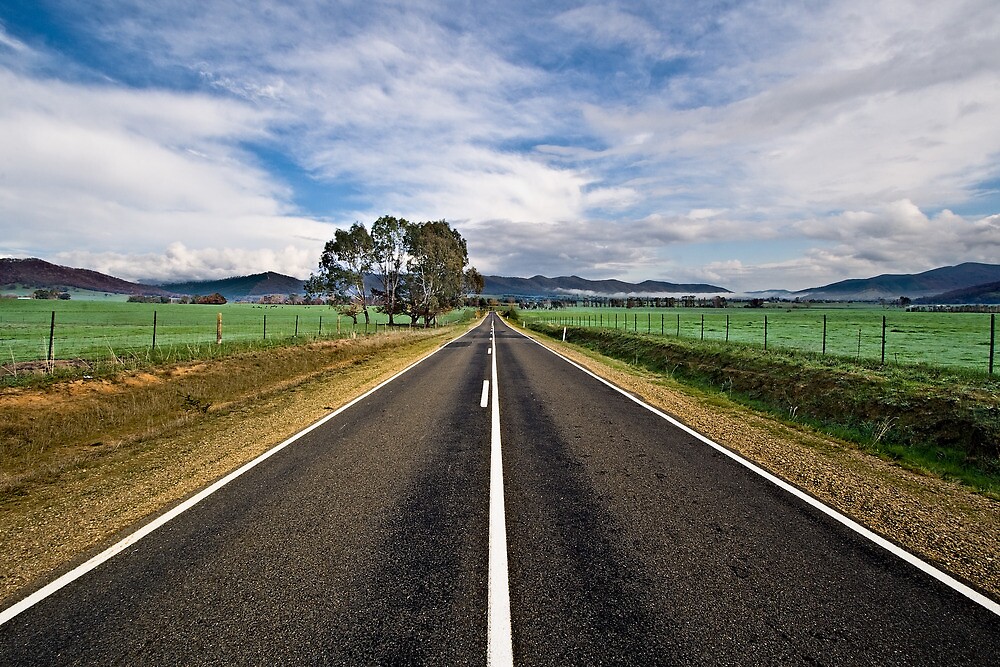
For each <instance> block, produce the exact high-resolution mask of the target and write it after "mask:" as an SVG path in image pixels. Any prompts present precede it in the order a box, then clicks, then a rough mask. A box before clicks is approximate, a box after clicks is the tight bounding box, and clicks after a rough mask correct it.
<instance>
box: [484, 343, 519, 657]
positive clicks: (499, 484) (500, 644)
mask: <svg viewBox="0 0 1000 667" xmlns="http://www.w3.org/2000/svg"><path fill="white" fill-rule="evenodd" d="M491 338H492V342H491V349H492V350H493V363H492V376H493V382H492V384H493V388H492V397H491V398H492V401H493V414H492V426H491V435H490V531H489V533H490V536H489V542H490V546H489V608H488V610H487V618H488V622H487V625H488V629H487V633H488V640H487V652H486V664H487V665H491V666H492V667H501V666H504V667H506V666H507V665H513V664H514V648H513V641H512V639H511V630H510V582H509V577H508V573H507V524H506V517H505V515H504V497H503V496H504V494H503V458H502V456H501V452H500V398H499V397H500V392H499V390H498V389H497V355H496V337H495V336H491Z"/></svg>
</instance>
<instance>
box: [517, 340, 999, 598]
mask: <svg viewBox="0 0 1000 667" xmlns="http://www.w3.org/2000/svg"><path fill="white" fill-rule="evenodd" d="M511 329H513V330H514V331H517V333H519V334H521V335H522V336H524V337H525V338H527V339H528V340H530V341H532V342H533V343H535V344H536V345H538V346H540V347H543V348H545V349H546V350H548V351H549V352H551V353H552V354H554V355H556V356H557V357H559V358H560V359H562V360H563V361H565V362H566V363H568V364H570V365H572V366H575V367H576V368H578V369H580V370H581V371H583V372H584V373H586V374H587V375H590V376H591V377H593V378H594V379H596V380H598V381H599V382H602V383H604V384H606V385H607V386H608V387H611V388H612V389H614V390H615V391H617V392H618V393H620V394H621V395H623V396H625V397H626V398H628V399H630V400H631V401H633V402H635V403H637V404H639V405H641V406H642V407H644V408H646V409H647V410H649V411H650V412H652V413H653V414H655V415H657V416H659V417H662V418H663V419H665V420H667V421H668V422H670V423H671V424H673V425H674V426H676V427H677V428H679V429H681V430H682V431H684V432H685V433H687V434H689V435H692V436H694V437H695V438H698V439H699V440H701V441H702V442H703V443H705V444H706V445H708V446H710V447H712V448H713V449H715V450H717V451H719V452H720V453H722V454H725V455H726V456H728V457H729V458H731V459H733V460H734V461H736V462H737V463H739V464H740V465H742V466H744V467H745V468H748V469H749V470H751V471H753V472H755V473H757V474H758V475H760V476H761V477H763V478H764V479H766V480H767V481H769V482H771V483H772V484H774V485H775V486H777V487H779V488H781V489H783V490H785V491H787V492H788V493H790V494H792V495H793V496H795V497H797V498H799V499H801V500H803V501H805V502H806V503H808V504H809V505H812V506H813V507H815V508H816V509H818V510H819V511H821V512H823V513H824V514H826V515H827V516H829V517H830V518H832V519H834V520H835V521H838V522H840V523H841V524H843V525H844V526H846V527H847V528H850V529H851V530H853V531H854V532H856V533H858V534H859V535H861V536H862V537H864V538H866V539H868V540H870V541H871V542H874V543H875V544H877V545H878V546H880V547H882V548H883V549H885V550H886V551H888V552H889V553H891V554H893V555H895V556H897V557H899V558H901V559H902V560H904V561H906V562H907V563H909V564H910V565H913V566H914V567H916V568H917V569H918V570H921V571H922V572H924V573H925V574H928V575H930V576H931V577H933V578H935V579H937V580H938V581H940V582H941V583H943V584H945V585H946V586H948V587H950V588H952V589H953V590H955V591H956V592H958V593H961V594H962V595H964V596H965V597H967V598H968V599H970V600H972V601H973V602H975V603H976V604H978V605H980V606H982V607H984V608H986V609H987V610H989V611H991V612H993V613H994V614H996V615H998V616H1000V603H997V602H995V601H994V600H992V599H990V598H988V597H986V596H985V595H983V594H982V593H980V592H978V591H976V590H975V589H973V588H971V587H969V586H967V585H965V584H963V583H962V582H961V581H959V580H958V579H955V578H954V577H952V576H951V575H949V574H947V573H945V572H943V571H942V570H939V569H938V568H936V567H935V566H933V565H931V564H930V563H928V562H927V561H925V560H922V559H921V558H919V557H917V556H915V555H913V554H912V553H910V552H909V551H906V550H905V549H903V548H902V547H900V546H898V545H896V544H894V543H893V542H890V541H889V540H887V539H885V538H884V537H882V536H881V535H879V534H877V533H875V532H873V531H871V530H869V529H868V528H865V527H864V526H862V525H861V524H860V523H858V522H857V521H855V520H854V519H851V518H850V517H848V516H846V515H844V514H841V513H840V512H839V511H838V510H836V509H834V508H832V507H830V506H829V505H826V504H825V503H823V502H822V501H820V500H818V499H816V498H814V497H813V496H811V495H809V494H808V493H806V492H805V491H803V490H801V489H799V488H797V487H795V486H792V485H791V484H789V483H788V482H786V481H785V480H783V479H781V478H780V477H776V476H775V475H773V474H771V473H769V472H768V471H766V470H764V469H763V468H761V467H760V466H758V465H757V464H755V463H753V462H751V461H749V460H747V459H745V458H743V457H742V456H740V455H739V454H737V453H736V452H734V451H732V450H730V449H727V448H726V447H723V446H722V445H720V444H718V443H717V442H715V441H713V440H711V439H709V438H708V437H706V436H704V435H702V434H701V433H698V432H697V431H695V430H694V429H692V428H690V427H688V426H686V425H684V424H682V423H681V422H679V421H677V420H676V419H674V418H673V417H671V416H670V415H668V414H666V413H665V412H663V411H661V410H659V409H658V408H655V407H653V406H652V405H649V404H648V403H646V402H645V401H643V400H642V399H640V398H639V397H637V396H633V395H632V394H630V393H629V392H627V391H625V390H624V389H622V388H621V387H617V386H615V385H614V384H612V383H611V382H609V381H608V380H605V379H604V378H602V377H601V376H599V375H597V374H596V373H594V372H593V371H590V370H588V369H586V368H584V367H583V366H581V365H580V364H578V363H576V362H575V361H573V360H572V359H569V358H567V357H565V356H563V355H562V354H560V353H559V352H557V351H556V350H554V349H552V348H551V347H549V346H548V345H545V344H543V343H542V342H540V341H538V340H537V339H535V338H534V337H532V336H529V335H527V334H525V333H524V332H522V331H519V330H518V329H517V328H516V327H513V326H512V327H511Z"/></svg>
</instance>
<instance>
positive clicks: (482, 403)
mask: <svg viewBox="0 0 1000 667" xmlns="http://www.w3.org/2000/svg"><path fill="white" fill-rule="evenodd" d="M489 400H490V381H489V380H483V395H482V396H481V397H480V398H479V407H481V408H485V407H486V405H487V403H488V402H489Z"/></svg>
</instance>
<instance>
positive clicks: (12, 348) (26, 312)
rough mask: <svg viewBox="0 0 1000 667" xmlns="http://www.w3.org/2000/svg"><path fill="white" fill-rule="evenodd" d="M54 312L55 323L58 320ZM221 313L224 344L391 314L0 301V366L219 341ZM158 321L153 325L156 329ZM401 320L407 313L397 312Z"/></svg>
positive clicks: (343, 331)
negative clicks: (399, 313) (49, 358)
mask: <svg viewBox="0 0 1000 667" xmlns="http://www.w3.org/2000/svg"><path fill="white" fill-rule="evenodd" d="M53 313H55V320H54V321H55V324H54V326H53V324H52V323H53ZM220 313H221V315H222V340H223V342H225V343H231V342H250V341H262V342H266V341H277V340H288V339H292V338H299V339H302V340H313V339H318V338H337V337H341V338H342V337H349V336H354V335H364V334H374V333H378V332H384V331H385V330H386V324H387V322H388V317H387V316H386V315H384V314H382V313H377V312H375V310H374V309H373V308H370V309H369V313H370V317H371V323H370V324H369V325H367V326H366V325H365V323H364V318H363V316H361V317H359V318H358V323H357V325H355V324H354V323H353V322H352V320H351V318H349V317H347V316H344V315H340V314H339V313H338V312H337V310H336V309H335V308H332V307H330V306H293V305H278V306H272V305H256V304H242V303H235V304H225V305H221V306H216V305H195V304H148V303H125V302H114V301H72V300H70V301H58V300H30V301H19V300H14V299H4V300H0V364H5V365H9V364H11V363H21V362H28V361H38V360H44V359H47V358H48V354H49V339H50V332H51V333H52V348H53V349H52V358H53V359H76V358H81V359H88V360H91V359H101V358H109V357H115V356H118V357H121V356H123V355H125V354H135V353H137V352H141V351H150V350H152V349H153V347H154V334H155V347H156V349H158V350H161V351H162V350H164V349H170V348H172V347H173V348H176V347H184V346H202V345H205V344H214V343H215V342H216V327H217V324H218V317H219V314H220ZM465 317H467V313H465V312H464V311H462V310H456V311H452V312H450V313H448V314H446V315H444V316H442V317H440V318H439V320H440V322H441V324H446V323H448V322H452V321H455V320H457V319H462V318H465ZM154 321H155V328H154ZM396 322H397V323H399V322H402V323H404V327H405V326H406V323H408V322H409V318H407V317H402V316H397V317H396Z"/></svg>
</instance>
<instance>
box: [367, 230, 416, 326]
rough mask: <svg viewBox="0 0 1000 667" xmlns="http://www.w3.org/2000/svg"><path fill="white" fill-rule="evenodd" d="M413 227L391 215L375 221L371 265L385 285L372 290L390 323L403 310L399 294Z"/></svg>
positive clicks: (372, 235) (376, 275) (372, 232)
mask: <svg viewBox="0 0 1000 667" xmlns="http://www.w3.org/2000/svg"><path fill="white" fill-rule="evenodd" d="M411 226H412V225H411V224H410V223H409V222H408V221H406V220H404V219H401V218H394V217H392V216H388V215H383V216H382V217H381V218H379V219H378V220H376V221H375V222H374V223H372V231H371V238H372V260H373V261H372V264H373V266H374V269H375V277H376V278H377V279H378V280H379V282H380V283H381V285H382V289H378V290H377V289H373V290H372V296H374V297H375V299H376V301H377V302H378V303H379V310H381V311H382V312H383V313H385V314H387V315H388V316H389V324H390V325H392V324H395V322H394V321H393V315H397V314H399V313H402V312H403V301H402V299H401V298H400V297H401V296H402V288H403V278H404V276H403V270H404V269H405V268H406V261H407V257H408V246H407V243H406V238H407V230H408V229H409V228H410V227H411Z"/></svg>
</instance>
